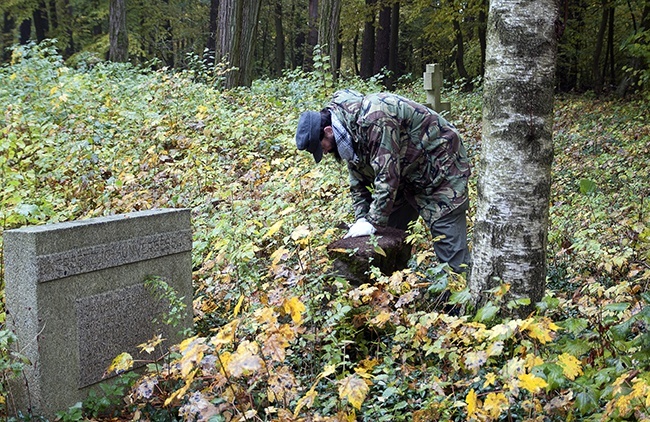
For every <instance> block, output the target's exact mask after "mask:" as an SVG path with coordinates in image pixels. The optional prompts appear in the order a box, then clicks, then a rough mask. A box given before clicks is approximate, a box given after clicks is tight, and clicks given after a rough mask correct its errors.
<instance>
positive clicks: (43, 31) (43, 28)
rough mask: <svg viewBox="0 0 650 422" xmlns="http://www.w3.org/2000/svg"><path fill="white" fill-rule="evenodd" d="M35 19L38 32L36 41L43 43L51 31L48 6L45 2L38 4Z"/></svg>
mask: <svg viewBox="0 0 650 422" xmlns="http://www.w3.org/2000/svg"><path fill="white" fill-rule="evenodd" d="M32 17H33V18H34V32H36V41H38V42H41V41H43V40H44V39H45V38H46V36H47V33H48V31H49V30H50V25H49V22H48V20H47V5H46V4H45V2H44V1H39V2H38V7H37V8H36V9H34V12H33V13H32Z"/></svg>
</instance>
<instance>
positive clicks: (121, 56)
mask: <svg viewBox="0 0 650 422" xmlns="http://www.w3.org/2000/svg"><path fill="white" fill-rule="evenodd" d="M124 1H125V0H111V2H110V5H109V41H110V47H109V51H108V59H109V60H110V61H112V62H126V61H127V60H128V59H129V37H128V35H127V32H126V5H125V3H124Z"/></svg>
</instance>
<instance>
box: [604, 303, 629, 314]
mask: <svg viewBox="0 0 650 422" xmlns="http://www.w3.org/2000/svg"><path fill="white" fill-rule="evenodd" d="M629 307H630V304H629V303H627V302H621V303H609V304H607V305H605V309H606V310H608V311H615V312H623V311H625V310H626V309H627V308H629Z"/></svg>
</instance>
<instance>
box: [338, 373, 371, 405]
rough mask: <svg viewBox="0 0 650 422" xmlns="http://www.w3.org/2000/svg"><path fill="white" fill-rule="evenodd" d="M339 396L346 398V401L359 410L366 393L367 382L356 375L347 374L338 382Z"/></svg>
mask: <svg viewBox="0 0 650 422" xmlns="http://www.w3.org/2000/svg"><path fill="white" fill-rule="evenodd" d="M338 384H339V398H341V399H347V400H348V402H349V403H350V404H351V405H352V406H353V407H354V408H355V409H357V410H361V405H362V404H363V401H364V400H365V399H366V395H367V394H368V389H369V388H368V384H366V381H364V380H363V379H361V378H360V377H359V376H357V375H348V376H347V377H345V378H343V379H342V380H340V381H339V382H338Z"/></svg>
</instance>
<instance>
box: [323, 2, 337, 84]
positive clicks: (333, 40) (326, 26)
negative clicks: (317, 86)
mask: <svg viewBox="0 0 650 422" xmlns="http://www.w3.org/2000/svg"><path fill="white" fill-rule="evenodd" d="M318 15H319V16H320V24H319V26H318V44H320V46H321V48H322V52H323V54H325V55H329V56H330V70H331V72H332V75H334V76H336V74H337V73H338V63H339V56H338V53H339V49H338V47H339V17H340V15H341V0H321V1H320V12H319V14H318Z"/></svg>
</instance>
